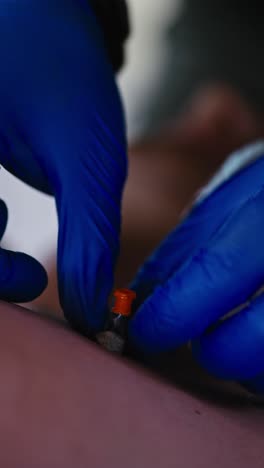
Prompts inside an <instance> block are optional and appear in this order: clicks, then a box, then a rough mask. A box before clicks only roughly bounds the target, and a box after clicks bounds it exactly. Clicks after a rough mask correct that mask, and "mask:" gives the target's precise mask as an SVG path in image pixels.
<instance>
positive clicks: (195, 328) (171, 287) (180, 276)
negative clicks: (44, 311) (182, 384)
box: [130, 157, 264, 392]
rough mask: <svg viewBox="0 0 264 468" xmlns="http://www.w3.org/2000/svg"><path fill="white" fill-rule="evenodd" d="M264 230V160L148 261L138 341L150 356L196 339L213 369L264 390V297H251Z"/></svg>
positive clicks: (141, 285)
mask: <svg viewBox="0 0 264 468" xmlns="http://www.w3.org/2000/svg"><path fill="white" fill-rule="evenodd" d="M263 233H264V157H262V158H261V159H259V160H257V161H255V162H254V163H252V164H251V165H250V166H248V167H246V168H244V169H242V170H241V171H240V172H239V173H237V174H236V175H234V176H233V177H232V178H231V179H230V180H229V181H227V182H225V183H224V184H223V185H222V186H220V188H218V189H217V190H216V191H215V192H213V193H212V194H211V195H210V196H209V197H208V198H207V199H205V200H204V201H203V202H201V203H200V204H199V205H197V206H196V207H194V208H193V210H192V211H191V213H190V214H189V216H188V217H187V219H185V220H184V221H183V222H182V223H181V224H180V226H179V227H177V229H176V230H175V231H174V232H172V233H171V234H170V236H169V237H168V238H167V239H166V240H165V241H164V242H163V244H162V245H161V246H160V248H159V249H158V250H157V251H156V252H155V253H154V255H153V256H152V257H151V258H150V259H149V260H148V261H147V262H146V264H145V265H144V266H143V268H142V269H141V271H140V272H139V274H138V276H137V278H136V280H135V282H134V284H133V285H132V287H134V288H135V289H136V291H137V293H138V304H137V306H138V307H139V308H138V310H137V313H136V315H135V317H134V319H133V320H132V322H131V326H130V339H131V341H132V343H133V344H134V345H135V346H136V347H137V348H139V349H140V350H141V351H143V353H145V354H147V355H148V354H150V355H151V354H155V353H159V352H162V351H169V350H172V349H175V348H177V347H178V346H179V345H182V344H183V343H186V342H188V341H189V340H193V353H194V356H195V358H196V359H197V360H198V361H199V363H200V364H201V365H202V366H203V367H204V368H205V369H207V370H208V371H209V372H210V373H212V374H214V375H215V376H217V377H220V378H223V379H232V380H238V381H240V382H243V383H245V384H246V385H248V387H249V388H251V389H253V390H255V391H258V392H264V296H263V295H260V296H259V297H257V298H253V297H252V296H253V295H254V294H255V293H256V291H257V290H258V289H259V288H260V287H261V285H263V283H264V248H263V239H264V237H263V235H264V234H263ZM144 300H145V302H143V301H144ZM247 301H249V302H248V304H247V306H246V307H244V308H243V310H242V311H240V312H239V313H237V314H236V315H233V316H232V317H231V318H226V319H224V320H222V318H223V317H224V316H225V315H226V314H227V313H228V312H230V311H231V310H232V309H235V308H237V307H239V306H240V305H241V304H244V303H245V302H247ZM140 304H141V305H140Z"/></svg>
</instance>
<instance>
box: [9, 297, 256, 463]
mask: <svg viewBox="0 0 264 468" xmlns="http://www.w3.org/2000/svg"><path fill="white" fill-rule="evenodd" d="M0 350H1V352H0V373H1V386H0V401H1V403H2V405H1V420H0V438H1V441H2V444H1V453H0V463H1V466H5V467H10V468H13V467H14V468H15V467H17V466H19V467H22V468H24V467H27V468H36V467H38V468H42V467H43V468H46V467H47V466H52V467H56V468H62V467H63V468H72V467H73V466H74V467H76V468H84V467H86V466H88V465H89V464H91V466H93V467H94V468H102V467H109V468H112V467H114V466H115V467H116V468H119V467H123V466H126V467H127V468H133V467H134V466H146V467H152V468H159V467H160V460H161V457H162V466H164V467H165V468H171V467H174V466H175V463H176V465H177V466H178V465H179V466H182V463H183V461H184V462H185V463H186V465H187V466H194V465H193V463H194V460H195V463H196V465H195V466H197V467H198V466H204V467H205V468H207V466H208V467H209V466H212V463H213V462H214V460H215V459H216V458H218V457H220V456H221V457H223V452H224V457H226V463H225V466H230V467H231V466H232V468H234V467H236V466H240V467H241V466H242V467H243V464H242V462H245V466H248V463H249V461H252V460H254V466H255V467H256V468H259V467H261V466H262V460H263V458H262V455H263V443H262V432H263V418H262V415H261V413H260V412H258V411H257V410H254V408H251V411H249V407H248V403H246V406H245V402H246V401H244V405H242V406H241V407H240V410H239V411H237V410H236V409H235V407H234V408H233V409H231V408H230V409H228V408H225V407H224V406H221V409H219V408H217V407H214V406H212V405H210V404H208V402H206V397H205V401H204V402H203V401H201V400H197V399H196V398H193V397H192V396H190V395H188V394H186V393H184V392H182V391H181V390H179V389H178V390H177V388H175V387H172V386H171V385H169V384H167V383H165V382H161V381H160V380H159V379H157V378H155V377H154V376H153V375H151V374H148V373H147V372H146V371H143V370H141V369H139V368H137V367H136V366H135V365H134V364H133V363H130V362H127V361H126V360H120V359H119V358H116V357H113V356H112V355H110V354H107V353H106V352H104V351H103V350H102V349H101V348H99V347H98V346H97V345H95V344H93V343H91V342H89V341H88V340H86V339H83V338H82V337H80V336H79V335H77V334H75V333H74V332H73V331H72V330H70V329H69V328H67V327H66V326H65V325H64V324H62V323H61V322H56V321H54V320H51V319H47V318H44V317H39V316H36V314H34V313H31V312H29V311H26V310H23V309H22V308H18V307H16V306H12V305H8V304H5V303H0ZM188 373H189V371H188ZM199 385H201V379H200V384H199ZM208 388H209V389H210V386H209V387H208ZM218 389H219V385H218ZM212 393H213V387H212V386H211V389H210V394H212ZM224 395H225V393H222V396H224ZM234 398H235V400H233V401H236V404H238V401H239V400H238V394H237V393H234ZM231 402H232V399H231V400H230V399H229V400H228V403H229V404H230V403H231ZM226 403H227V401H226ZM240 403H242V402H241V401H240ZM244 439H245V440H246V443H243V440H244ZM219 440H221V443H220V444H219ZM177 441H178V442H179V443H178V442H177ZM190 441H191V444H192V450H191V451H190V450H189V446H190ZM175 444H177V450H175ZM128 454H129V456H128ZM252 457H253V458H252ZM221 459H222V458H221ZM237 463H238V465H236V464H237ZM87 464H88V465H87Z"/></svg>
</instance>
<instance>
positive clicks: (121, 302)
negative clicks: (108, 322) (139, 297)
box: [112, 288, 136, 317]
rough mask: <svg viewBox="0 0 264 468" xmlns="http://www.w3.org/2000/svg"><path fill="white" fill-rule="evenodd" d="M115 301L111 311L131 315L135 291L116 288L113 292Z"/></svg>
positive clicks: (126, 315)
mask: <svg viewBox="0 0 264 468" xmlns="http://www.w3.org/2000/svg"><path fill="white" fill-rule="evenodd" d="M114 298H115V303H114V307H113V308H112V312H113V313H114V314H118V315H124V316H125V317H129V316H130V315H131V312H132V311H131V306H132V302H133V301H134V299H135V298H136V293H135V291H132V290H131V289H125V288H121V289H116V290H115V292H114Z"/></svg>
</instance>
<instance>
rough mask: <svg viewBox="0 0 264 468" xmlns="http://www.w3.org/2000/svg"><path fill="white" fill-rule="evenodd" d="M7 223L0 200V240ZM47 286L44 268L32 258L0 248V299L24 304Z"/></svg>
mask: <svg viewBox="0 0 264 468" xmlns="http://www.w3.org/2000/svg"><path fill="white" fill-rule="evenodd" d="M6 223H7V208H6V205H5V203H4V202H3V201H2V200H0V240H1V239H2V237H3V234H4V232H5V228H6ZM46 284H47V275H46V272H45V270H44V268H43V267H42V266H41V265H40V264H39V263H38V262H37V261H36V260H34V258H32V257H30V256H29V255H26V254H24V253H20V252H11V251H10V250H4V249H1V248H0V299H1V300H4V301H8V302H26V301H31V300H33V299H35V297H37V296H39V294H40V293H41V292H42V291H43V289H44V288H45V287H46Z"/></svg>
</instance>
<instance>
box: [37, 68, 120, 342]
mask: <svg viewBox="0 0 264 468" xmlns="http://www.w3.org/2000/svg"><path fill="white" fill-rule="evenodd" d="M75 73H76V70H75ZM95 74H96V76H106V74H107V71H106V70H104V69H103V67H102V70H99V71H98V72H97V73H95ZM88 78H89V79H88ZM82 79H84V81H83V82H82V83H81V84H80V83H79V88H78V90H76V89H74V90H72V89H70V90H68V92H69V93H70V94H71V93H73V94H74V96H70V98H69V101H70V106H71V112H70V113H69V110H68V109H67V106H66V109H65V108H64V107H63V106H61V103H59V104H58V106H57V107H56V108H54V110H53V112H52V113H51V114H50V115H49V122H48V127H47V126H46V130H47V133H45V134H44V137H43V139H44V141H43V146H45V145H47V144H49V145H50V146H51V147H50V151H51V153H52V154H54V160H56V158H57V155H58V154H59V155H63V158H61V160H60V161H59V162H58V168H57V170H56V177H57V180H56V179H55V180H53V188H54V193H55V198H56V204H57V212H58V220H59V237H58V282H59V293H60V301H61V304H62V307H63V311H64V314H65V316H66V318H67V319H68V320H69V322H70V323H71V325H72V326H74V327H75V328H76V329H78V330H79V331H81V332H83V333H88V334H89V333H95V332H97V331H99V330H101V329H102V328H103V327H104V323H105V318H106V313H107V309H106V306H107V299H108V296H109V294H110V292H111V290H112V285H113V272H114V265H115V261H116V257H117V254H118V251H119V234H120V218H121V197H122V192H123V186H124V182H125V178H126V170H127V161H126V141H125V130H124V122H123V113H122V108H121V103H120V100H119V96H118V92H117V89H116V87H115V84H114V82H113V80H110V79H109V82H110V83H107V84H106V85H105V86H102V89H101V88H100V87H99V84H98V86H97V88H98V87H99V89H97V90H96V87H95V89H94V96H95V97H94V98H92V97H91V96H90V95H89V94H88V95H87V89H89V90H90V91H91V87H92V84H93V85H94V86H95V84H96V83H92V82H91V78H90V77H87V80H85V77H82ZM64 92H65V93H66V91H65V90H64ZM78 93H80V95H78V96H77V94H78ZM98 93H99V96H98ZM93 99H95V101H93ZM63 102H66V103H67V99H66V97H65V98H64V100H63ZM51 115H52V117H51ZM113 116H114V118H113ZM60 157H61V156H60Z"/></svg>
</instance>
